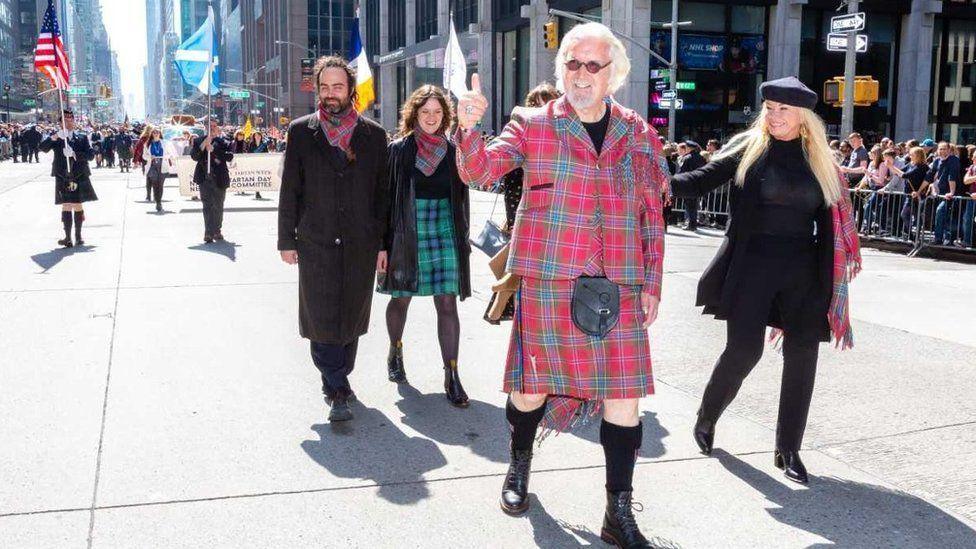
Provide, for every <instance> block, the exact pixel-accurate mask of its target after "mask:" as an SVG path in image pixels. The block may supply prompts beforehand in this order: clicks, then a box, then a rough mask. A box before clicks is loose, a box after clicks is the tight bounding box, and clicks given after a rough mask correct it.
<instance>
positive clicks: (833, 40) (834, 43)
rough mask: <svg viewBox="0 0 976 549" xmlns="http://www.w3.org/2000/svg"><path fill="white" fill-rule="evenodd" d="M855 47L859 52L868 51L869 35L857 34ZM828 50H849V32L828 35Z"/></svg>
mask: <svg viewBox="0 0 976 549" xmlns="http://www.w3.org/2000/svg"><path fill="white" fill-rule="evenodd" d="M854 45H855V49H856V50H857V53H864V52H866V51H868V35H866V34H859V35H857V41H856V42H855V44H854ZM827 51H847V34H846V33H830V34H828V35H827Z"/></svg>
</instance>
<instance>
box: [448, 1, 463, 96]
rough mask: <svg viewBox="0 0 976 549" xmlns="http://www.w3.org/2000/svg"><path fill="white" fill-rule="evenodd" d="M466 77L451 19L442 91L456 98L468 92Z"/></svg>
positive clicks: (459, 45) (452, 19) (461, 54)
mask: <svg viewBox="0 0 976 549" xmlns="http://www.w3.org/2000/svg"><path fill="white" fill-rule="evenodd" d="M467 76H468V64H467V63H466V62H465V61H464V53H463V52H461V44H460V43H459V42H458V37H457V33H456V32H454V18H453V17H451V34H450V37H449V38H448V40H447V50H445V51H444V89H447V90H450V91H451V93H453V94H454V95H455V96H456V97H460V96H461V94H463V93H465V92H467V91H468V86H467V85H466V84H465V80H466V79H467Z"/></svg>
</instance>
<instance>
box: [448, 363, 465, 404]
mask: <svg viewBox="0 0 976 549" xmlns="http://www.w3.org/2000/svg"><path fill="white" fill-rule="evenodd" d="M444 392H445V393H447V400H450V401H451V404H453V405H455V406H457V407H458V408H467V407H468V394H467V393H465V392H464V387H462V386H461V378H460V377H458V369H457V361H456V360H452V361H450V362H448V363H447V365H446V366H444Z"/></svg>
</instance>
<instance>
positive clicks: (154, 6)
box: [143, 0, 186, 120]
mask: <svg viewBox="0 0 976 549" xmlns="http://www.w3.org/2000/svg"><path fill="white" fill-rule="evenodd" d="M177 8H178V6H177V5H176V0H146V48H147V50H146V69H145V71H144V73H143V74H144V76H143V81H144V83H145V89H146V92H145V93H146V118H147V119H151V120H159V119H161V118H164V117H167V116H169V115H171V114H174V113H178V112H181V111H182V110H183V109H184V108H185V105H186V102H185V99H186V98H185V97H184V93H183V82H182V80H181V79H180V75H179V73H178V72H177V70H176V65H174V63H173V62H174V55H175V52H176V49H177V48H178V47H179V45H180V43H181V40H180V21H179V20H178V19H177Z"/></svg>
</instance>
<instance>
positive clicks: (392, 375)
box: [386, 341, 407, 383]
mask: <svg viewBox="0 0 976 549" xmlns="http://www.w3.org/2000/svg"><path fill="white" fill-rule="evenodd" d="M386 375H387V377H388V378H389V380H390V381H392V382H393V383H406V382H407V371H406V370H404V369H403V342H402V341H397V342H396V343H391V344H390V354H389V355H387V357H386Z"/></svg>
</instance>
